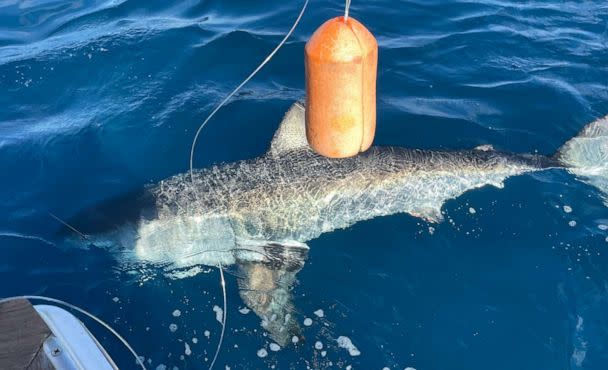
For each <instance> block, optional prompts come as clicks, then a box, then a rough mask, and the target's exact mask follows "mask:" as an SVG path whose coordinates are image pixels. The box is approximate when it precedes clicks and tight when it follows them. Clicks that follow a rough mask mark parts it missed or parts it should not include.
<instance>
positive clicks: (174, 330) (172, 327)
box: [169, 324, 177, 333]
mask: <svg viewBox="0 0 608 370" xmlns="http://www.w3.org/2000/svg"><path fill="white" fill-rule="evenodd" d="M169 330H170V331H171V333H175V332H176V331H177V325H176V324H170V325H169Z"/></svg>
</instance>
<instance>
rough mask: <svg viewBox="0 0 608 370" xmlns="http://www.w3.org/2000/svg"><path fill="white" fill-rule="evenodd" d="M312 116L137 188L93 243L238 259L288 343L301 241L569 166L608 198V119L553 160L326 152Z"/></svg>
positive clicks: (250, 290) (490, 154) (186, 261)
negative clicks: (233, 153) (316, 146)
mask: <svg viewBox="0 0 608 370" xmlns="http://www.w3.org/2000/svg"><path fill="white" fill-rule="evenodd" d="M304 122H305V120H304V109H303V107H302V105H301V104H299V103H296V104H294V105H293V106H292V107H291V109H290V110H289V111H288V112H287V114H286V115H285V118H284V119H283V121H282V123H281V125H280V127H279V129H278V130H277V132H276V134H275V136H274V138H273V140H272V143H271V147H270V150H269V151H268V152H267V153H266V154H265V155H263V156H261V157H258V158H255V159H251V160H244V161H239V162H234V163H227V164H222V165H217V166H213V167H211V168H206V169H202V170H196V171H195V172H194V173H193V176H192V179H191V177H190V174H188V173H186V174H180V175H176V176H174V177H171V178H169V179H166V180H164V181H161V182H160V183H159V184H157V185H154V186H150V187H148V188H146V190H145V191H144V193H143V195H140V198H141V199H144V200H145V201H144V202H143V203H144V204H145V205H146V206H145V207H143V208H142V210H141V211H138V212H135V213H134V214H132V215H131V216H132V217H131V216H130V221H129V222H127V223H126V224H124V225H121V226H120V227H117V228H113V229H112V230H110V231H105V232H103V233H101V234H98V235H96V236H94V240H96V241H97V242H99V241H101V240H106V241H107V240H111V241H112V243H113V244H116V245H120V246H121V247H122V248H123V249H124V250H126V251H130V255H131V256H132V257H133V258H135V259H137V260H139V261H146V262H160V263H170V264H171V265H172V266H174V267H177V268H184V267H188V266H193V265H197V264H203V265H209V266H218V265H219V264H220V263H221V265H223V266H228V265H237V266H239V268H240V271H241V277H240V278H239V287H240V288H241V290H240V291H241V297H242V298H243V300H244V301H245V303H246V304H247V305H248V306H249V307H250V308H251V309H252V310H254V311H255V312H256V314H257V315H258V316H260V318H261V319H262V326H263V327H264V328H266V330H268V331H269V333H270V335H271V337H272V338H273V339H274V340H275V341H277V343H279V344H281V345H285V344H287V343H288V342H289V341H290V338H291V337H292V336H293V335H298V333H299V328H298V324H297V322H296V321H295V319H294V317H293V316H294V315H293V312H292V311H293V305H292V298H291V294H290V290H291V286H292V284H293V283H294V281H295V280H296V278H295V275H296V273H297V272H298V271H299V270H300V269H301V268H302V267H303V266H304V262H305V259H306V256H307V251H308V247H307V246H306V244H304V243H306V242H307V241H309V240H311V239H314V238H316V237H318V236H319V235H321V234H323V233H326V232H330V231H332V230H335V229H339V228H345V227H348V226H350V225H353V224H354V223H356V222H358V221H362V220H366V219H371V218H374V217H378V216H386V215H391V214H395V213H408V214H410V215H412V216H414V217H420V218H423V219H424V220H426V221H428V222H433V223H436V222H441V221H442V219H443V217H442V213H441V208H442V206H443V204H444V203H445V202H446V201H447V200H449V199H453V198H456V197H458V196H460V195H461V194H463V193H464V192H466V191H469V190H472V189H476V188H480V187H483V186H487V185H491V186H495V187H498V188H502V187H503V182H504V180H505V179H507V178H509V177H511V176H516V175H521V174H524V173H529V172H534V171H541V170H545V169H548V168H565V169H567V170H568V171H570V172H571V173H573V174H575V175H576V176H578V177H579V178H580V179H582V180H583V181H585V182H587V183H590V184H592V185H594V186H596V187H597V188H599V190H601V191H602V196H604V197H605V194H606V191H608V181H607V179H608V119H607V118H604V119H600V120H598V121H595V122H594V123H592V124H590V125H588V126H587V127H586V128H585V129H584V130H583V131H582V132H581V134H580V135H579V136H577V137H575V138H573V139H572V140H570V141H568V142H567V143H566V144H565V145H564V146H563V147H562V149H560V150H559V151H558V153H557V154H556V156H553V157H547V156H541V155H531V154H512V153H504V152H498V151H495V150H493V149H492V148H491V147H489V146H485V147H479V148H476V149H472V150H461V151H451V152H448V151H428V150H416V149H405V148H397V147H372V148H370V149H369V150H368V151H366V152H365V153H361V154H360V155H357V156H355V157H352V158H345V159H329V158H325V157H322V156H319V155H317V154H315V153H314V152H313V151H312V150H311V149H310V148H309V146H308V144H307V141H306V134H305V124H304ZM604 199H605V198H604ZM131 213H132V212H131ZM131 213H130V214H131ZM83 231H84V232H87V229H86V228H84V229H83Z"/></svg>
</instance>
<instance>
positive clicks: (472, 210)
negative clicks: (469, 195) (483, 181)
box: [469, 207, 477, 215]
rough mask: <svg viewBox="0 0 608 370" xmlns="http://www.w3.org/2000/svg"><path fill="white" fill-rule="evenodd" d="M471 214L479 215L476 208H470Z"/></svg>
mask: <svg viewBox="0 0 608 370" xmlns="http://www.w3.org/2000/svg"><path fill="white" fill-rule="evenodd" d="M469 213H470V214H472V215H474V214H475V213H477V211H476V210H475V208H473V207H469Z"/></svg>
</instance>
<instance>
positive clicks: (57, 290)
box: [0, 0, 608, 370]
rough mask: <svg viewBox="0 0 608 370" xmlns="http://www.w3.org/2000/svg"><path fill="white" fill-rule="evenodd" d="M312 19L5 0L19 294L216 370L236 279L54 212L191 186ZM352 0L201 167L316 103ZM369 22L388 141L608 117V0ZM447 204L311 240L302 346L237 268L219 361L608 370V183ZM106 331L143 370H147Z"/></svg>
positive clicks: (566, 179) (273, 11) (8, 210)
mask: <svg viewBox="0 0 608 370" xmlns="http://www.w3.org/2000/svg"><path fill="white" fill-rule="evenodd" d="M301 6H302V2H301V1H279V0H268V1H265V0H264V1H245V0H228V1H216V0H212V1H201V0H198V1H172V2H170V1H165V0H158V1H152V0H148V1H135V0H124V1H119V0H114V1H91V0H71V1H68V0H55V1H53V0H0V174H1V175H0V176H1V181H0V282H1V283H0V296H2V297H3V296H9V295H22V294H40V295H47V296H51V297H55V298H60V299H64V300H66V301H68V302H71V303H74V304H76V305H78V306H81V307H82V308H84V309H87V310H90V311H91V312H92V313H94V314H96V315H98V316H99V317H100V318H102V319H104V320H106V321H107V322H109V323H111V324H112V325H114V326H115V328H116V329H117V330H118V331H119V332H120V333H122V334H123V335H124V336H125V337H126V338H127V339H128V340H129V341H130V342H131V344H132V345H133V346H134V348H135V349H136V350H137V351H138V352H139V353H140V354H141V355H142V356H144V357H145V359H146V365H147V366H148V368H150V369H156V368H158V369H163V366H166V368H167V369H174V368H178V369H206V368H207V367H208V366H209V363H210V361H211V358H212V356H213V353H214V351H215V346H216V343H217V340H218V336H219V333H220V324H219V323H218V321H216V315H215V314H216V313H215V312H214V311H213V309H212V308H213V307H214V306H215V305H218V306H222V294H221V286H220V284H219V282H218V279H219V273H218V271H217V269H209V270H208V271H206V273H200V274H197V275H194V276H189V277H185V278H181V279H176V278H174V277H173V278H171V277H169V276H167V275H166V274H164V273H163V270H162V269H158V270H157V269H154V268H150V267H146V266H131V268H125V266H124V264H121V263H120V261H119V260H118V259H117V256H115V255H113V254H112V253H111V252H110V251H108V250H106V249H104V248H89V249H83V248H73V247H69V246H67V245H65V244H62V243H61V241H59V240H57V239H55V237H54V235H55V234H56V232H57V230H58V229H61V228H62V226H61V225H60V224H59V223H58V222H57V221H56V220H54V219H53V218H51V217H50V216H49V212H50V213H52V214H54V215H57V216H59V217H60V218H64V219H71V218H72V217H74V216H75V215H76V214H77V213H78V212H79V211H80V210H82V209H85V208H87V207H92V206H94V205H96V204H99V203H102V202H104V201H105V200H108V199H110V198H113V197H116V196H120V195H124V194H128V193H129V192H131V191H133V190H135V189H139V188H141V187H142V186H144V185H145V184H148V183H150V182H156V181H159V180H161V179H164V178H167V177H169V176H171V175H174V174H177V173H180V172H185V171H186V170H187V169H188V159H189V150H190V145H191V142H192V139H193V136H194V132H195V131H196V129H197V128H198V125H199V124H200V123H201V122H202V120H203V119H204V118H205V117H206V115H207V114H208V113H209V112H210V111H211V110H212V109H213V107H214V106H215V105H216V104H217V103H218V102H219V101H220V100H221V99H222V98H223V97H225V96H226V94H228V93H229V92H230V91H231V90H232V89H233V88H234V87H235V86H236V85H238V84H239V83H240V82H241V81H242V80H243V79H244V78H245V77H246V76H247V75H248V74H249V73H250V72H251V71H252V70H253V69H254V68H255V67H256V66H257V65H258V64H259V63H260V62H261V61H262V60H263V59H264V58H265V56H266V55H267V54H268V53H269V52H270V51H271V50H272V49H273V48H274V47H275V45H276V44H277V43H278V42H279V41H280V40H281V38H282V37H283V35H284V34H285V32H287V30H288V29H289V28H290V26H291V24H292V23H293V21H294V20H295V18H296V16H297V14H298V12H299V10H300V8H301ZM343 6H344V4H343V2H341V1H329V0H327V1H326V0H324V1H318V0H313V1H311V4H310V6H309V8H308V10H307V11H306V13H305V14H304V17H303V19H302V21H301V24H300V25H299V26H298V28H297V29H296V31H295V33H294V35H293V37H292V38H291V39H290V40H289V41H288V43H287V44H286V45H285V46H284V47H283V48H282V49H281V50H280V51H279V53H278V54H277V55H276V56H275V58H273V59H272V61H271V62H270V63H269V64H268V65H267V66H266V67H265V68H264V69H263V70H262V71H261V72H260V73H259V74H258V75H257V76H256V77H255V78H254V79H253V80H252V81H251V82H250V83H249V84H248V85H246V86H245V88H244V89H243V90H242V91H240V92H239V93H238V94H237V95H236V96H235V98H234V99H233V100H231V101H230V102H229V104H228V105H226V106H225V107H224V108H222V109H221V110H220V112H219V113H218V115H217V116H216V117H215V118H214V119H213V120H212V121H211V122H210V123H209V125H208V126H207V127H206V128H205V130H204V131H203V134H202V136H201V139H200V141H199V144H198V146H197V151H196V157H195V166H196V167H205V166H209V165H210V164H212V163H219V162H230V161H235V160H239V159H246V158H253V157H256V156H258V155H261V154H262V153H264V152H265V150H266V149H267V147H268V145H269V142H270V139H271V137H272V135H273V133H274V131H275V130H276V128H277V125H278V123H279V121H280V120H281V118H282V116H283V114H284V113H285V111H286V110H287V109H288V108H289V106H290V105H291V104H292V102H293V101H294V100H297V99H301V98H303V97H304V63H303V53H304V51H303V48H304V45H305V43H306V41H307V40H308V38H309V37H310V35H311V34H312V32H313V31H314V30H315V29H316V28H317V27H318V26H319V25H320V24H321V23H323V22H324V21H325V20H327V19H329V18H332V17H335V16H338V15H340V14H341V12H342V11H343ZM350 13H351V16H353V17H355V18H357V19H358V20H360V21H361V22H363V23H364V24H365V25H366V26H367V27H368V28H369V30H370V31H372V32H373V34H374V35H375V36H376V38H377V40H378V43H379V65H378V129H377V134H376V140H375V144H376V145H399V146H405V147H417V148H430V149H463V148H472V147H475V146H478V145H481V144H493V145H494V146H495V148H497V149H500V150H504V151H513V152H533V153H540V154H551V153H553V152H555V150H556V149H557V148H558V147H559V146H560V145H561V144H562V143H563V142H565V141H566V140H567V139H569V138H570V137H572V136H574V135H575V134H576V133H577V132H578V131H579V130H580V129H581V128H582V127H583V126H584V125H585V124H586V123H588V122H591V121H593V120H594V119H597V118H599V117H601V116H604V115H606V114H608V3H606V2H605V1H601V0H596V1H558V0H544V1H541V0H536V1H515V0H487V1H481V0H479V1H476V0H468V1H465V0H460V1H447V0H441V1H439V0H417V1H388V0H379V1H357V0H355V1H353V2H352V6H351V10H350ZM443 211H444V213H445V217H446V221H444V222H443V223H441V224H438V225H431V224H428V223H426V222H424V221H421V220H420V219H417V218H414V217H411V216H408V215H395V216H390V217H384V218H377V219H373V220H371V221H366V222H361V223H359V224H356V225H354V226H352V227H350V228H348V229H344V230H339V231H335V232H332V233H328V234H324V235H322V236H321V237H320V238H318V239H315V240H313V241H311V242H309V243H308V244H309V246H310V248H311V249H310V253H309V257H308V260H307V262H306V265H305V266H304V268H303V269H302V270H301V271H300V272H299V273H298V275H297V279H298V281H297V284H296V285H295V286H294V287H293V294H294V297H295V301H294V304H295V307H296V314H297V316H298V320H299V321H301V322H303V321H304V320H305V319H306V318H310V319H312V325H310V326H302V328H303V334H304V336H305V337H306V341H305V342H302V343H299V344H298V345H297V346H288V347H285V348H281V349H280V350H279V351H272V350H270V349H269V346H270V343H271V340H270V339H269V338H268V336H267V334H266V333H265V332H264V330H263V329H262V328H261V326H260V320H259V318H257V317H256V316H255V315H253V314H252V313H249V314H242V313H241V312H240V311H239V310H240V309H242V308H243V307H244V305H243V302H242V300H241V298H240V297H239V294H238V289H237V283H236V278H235V277H234V276H233V275H230V274H227V275H226V279H227V281H226V284H227V293H228V296H227V299H228V312H227V329H226V338H225V342H224V345H223V347H222V350H221V352H220V356H219V359H218V363H217V364H216V368H217V369H228V368H230V369H265V368H273V369H305V368H307V367H310V368H315V369H317V368H318V369H326V368H346V367H347V366H349V365H350V366H352V368H353V369H378V370H380V369H383V368H384V367H387V368H389V369H404V368H407V367H412V368H415V369H417V370H443V369H447V370H449V369H454V370H460V369H462V370H487V369H495V370H499V369H509V370H511V369H530V370H540V369H579V368H580V369H594V370H595V369H597V370H601V369H607V368H608V230H607V229H608V208H607V207H606V206H604V205H603V204H602V201H601V199H600V195H599V194H598V192H597V190H596V189H594V188H592V187H590V186H588V185H585V184H583V183H581V182H579V181H577V180H576V179H575V178H574V177H573V176H572V175H570V174H568V173H566V172H564V171H559V170H551V171H546V172H543V173H539V174H533V175H523V176H520V177H514V178H511V179H508V180H507V181H506V182H505V187H504V189H497V188H494V187H485V188H482V189H478V190H475V191H470V192H468V193H466V194H465V195H463V196H462V197H460V198H458V199H455V200H451V201H449V202H447V203H446V205H445V206H444V208H443ZM319 309H322V310H323V317H318V315H316V314H315V313H314V312H315V311H317V310H319ZM175 310H179V311H180V312H181V315H180V316H178V317H176V316H174V315H173V312H174V311H175ZM83 320H84V322H85V323H86V324H87V325H88V327H89V328H90V329H91V331H92V332H93V333H94V334H95V335H96V336H97V337H98V338H99V340H100V341H101V343H102V344H103V345H104V346H105V347H106V348H107V350H108V352H109V353H110V354H111V355H112V357H113V358H114V359H115V361H116V362H117V364H118V365H119V366H120V367H121V368H124V369H127V368H134V367H135V362H134V360H133V358H132V357H131V355H130V354H129V353H128V352H127V351H126V350H124V348H122V347H121V346H120V345H119V343H118V342H117V341H116V339H115V338H113V337H111V336H110V335H109V334H108V333H107V332H105V331H103V330H102V329H100V328H99V327H98V326H96V324H94V323H92V322H90V321H88V320H85V319H84V318H83ZM171 324H175V325H177V330H175V331H171V330H170V325H171ZM205 331H208V333H207V334H208V335H205ZM339 336H347V337H349V338H350V339H351V341H352V343H353V344H354V345H355V346H356V347H357V348H358V350H359V351H360V355H359V356H351V355H350V354H349V352H348V351H346V350H345V349H343V348H339V347H338V345H337V342H336V338H338V337H339ZM193 338H196V339H197V340H196V343H194V341H193ZM317 342H320V343H321V344H322V346H323V348H322V349H318V348H315V345H316V343H317ZM186 343H187V344H188V345H189V347H190V348H191V352H192V353H191V354H189V355H188V354H186V353H185V352H186V351H185V347H186ZM317 347H318V345H317ZM262 348H264V349H266V350H267V352H268V355H267V356H266V357H260V356H258V353H259V350H260V349H262Z"/></svg>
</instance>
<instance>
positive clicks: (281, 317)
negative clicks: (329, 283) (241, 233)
mask: <svg viewBox="0 0 608 370" xmlns="http://www.w3.org/2000/svg"><path fill="white" fill-rule="evenodd" d="M307 256H308V246H307V245H306V244H303V243H298V242H281V243H276V242H267V241H250V240H239V241H238V249H237V251H236V258H237V265H238V266H239V269H240V277H239V279H238V284H239V294H240V296H241V298H242V299H243V302H244V303H245V304H246V305H247V307H249V308H250V309H252V310H253V311H254V312H255V313H256V315H258V316H259V318H260V319H261V320H262V327H263V328H264V329H265V330H266V331H268V333H269V334H270V337H271V338H272V339H273V340H274V341H276V342H277V343H278V344H279V345H281V346H286V345H288V344H289V343H290V342H291V339H292V338H293V337H294V336H297V337H300V336H301V334H300V331H301V330H300V326H299V324H298V321H297V318H296V317H295V314H294V311H295V309H294V306H293V297H292V294H291V288H292V285H293V284H294V282H295V281H296V274H297V272H298V271H300V269H301V268H302V267H303V266H304V263H305V262H306V258H307Z"/></svg>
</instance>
